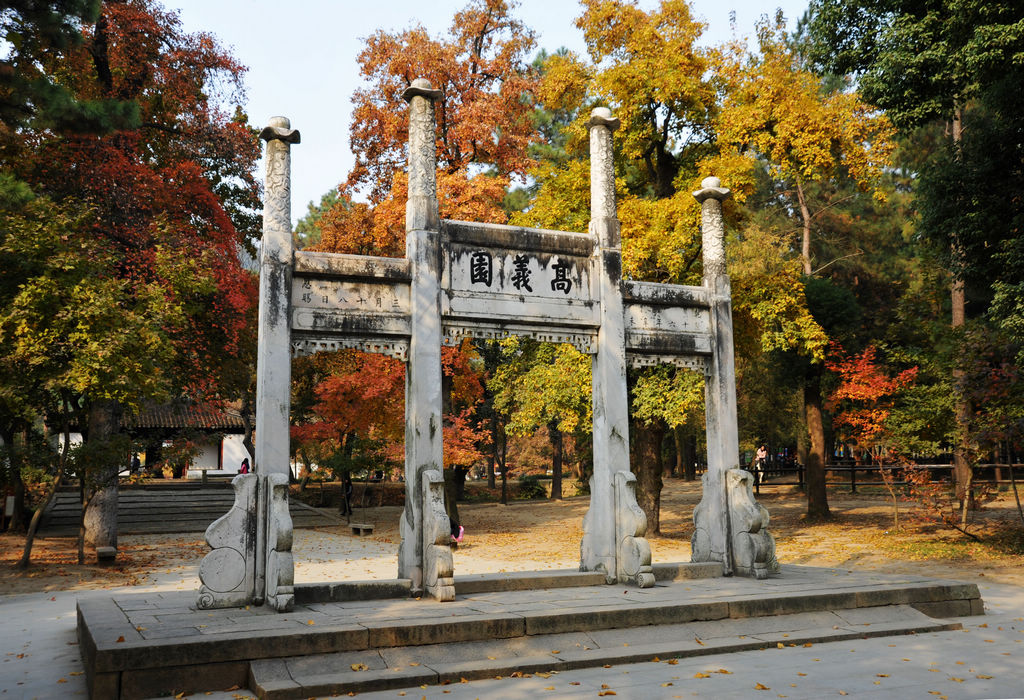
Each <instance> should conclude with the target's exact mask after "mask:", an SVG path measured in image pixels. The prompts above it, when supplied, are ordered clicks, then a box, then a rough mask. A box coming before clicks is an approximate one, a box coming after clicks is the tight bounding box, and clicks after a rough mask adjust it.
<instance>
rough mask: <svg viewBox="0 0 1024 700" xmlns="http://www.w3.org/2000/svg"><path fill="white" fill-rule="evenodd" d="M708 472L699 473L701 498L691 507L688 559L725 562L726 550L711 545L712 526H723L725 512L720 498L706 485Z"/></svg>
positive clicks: (712, 539)
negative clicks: (691, 518) (691, 521)
mask: <svg viewBox="0 0 1024 700" xmlns="http://www.w3.org/2000/svg"><path fill="white" fill-rule="evenodd" d="M708 476H709V473H708V472H704V474H703V475H701V478H700V482H701V498H700V503H698V504H697V507H696V508H694V509H693V537H691V538H690V561H693V562H706V561H715V562H723V563H727V562H725V559H726V556H727V555H726V552H725V551H724V549H723V550H722V551H718V550H717V549H715V547H714V546H713V545H712V542H713V541H714V538H712V536H711V533H712V531H713V529H714V528H724V527H725V513H720V512H719V511H720V510H722V508H721V506H720V503H721V500H720V499H719V498H718V495H717V494H713V493H712V492H711V489H710V488H709V486H708V480H709V479H708Z"/></svg>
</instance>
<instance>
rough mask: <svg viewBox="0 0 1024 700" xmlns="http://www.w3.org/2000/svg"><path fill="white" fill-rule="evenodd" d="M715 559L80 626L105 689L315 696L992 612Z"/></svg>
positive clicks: (844, 574) (859, 633) (98, 606)
mask: <svg viewBox="0 0 1024 700" xmlns="http://www.w3.org/2000/svg"><path fill="white" fill-rule="evenodd" d="M714 568H715V567H714V565H689V564H684V565H659V566H656V567H655V573H656V575H657V578H658V582H657V585H655V586H654V587H653V588H647V589H640V588H635V587H629V586H623V585H612V586H608V585H604V584H603V576H600V575H596V574H585V573H580V572H577V571H563V572H531V573H521V574H492V575H487V576H467V577H456V600H455V601H454V602H448V603H437V602H435V601H431V600H426V599H423V600H414V599H410V598H409V597H408V595H407V591H408V582H404V581H401V580H396V581H375V582H366V583H344V584H307V585H299V586H296V600H297V604H296V606H295V610H294V611H293V612H291V613H286V614H279V613H276V612H273V611H271V610H269V609H266V608H255V607H253V608H249V609H227V610H214V611H197V610H194V609H193V605H194V597H195V596H194V594H193V593H165V594H140V595H128V596H118V597H114V598H102V599H96V600H88V601H80V602H79V605H78V636H79V640H80V642H81V649H82V656H83V660H84V662H85V668H86V674H87V676H88V684H89V690H90V694H91V696H92V697H94V698H101V697H102V698H118V697H120V698H148V697H154V696H164V695H173V694H175V693H179V692H201V691H211V690H226V689H230V688H233V687H248V688H249V689H251V690H252V691H253V692H254V693H256V694H257V695H258V696H259V697H261V698H304V697H311V696H315V695H329V694H334V693H348V692H364V691H369V690H374V689H384V688H402V687H410V686H412V687H415V686H419V685H422V684H432V683H445V682H451V681H454V682H458V681H460V680H461V679H464V678H465V679H469V680H472V679H474V678H488V677H494V676H503V675H504V676H507V675H512V674H514V673H517V672H518V673H533V672H545V671H558V670H568V669H574V668H585V667H600V666H603V665H607V664H616V663H629V662H634V661H638V660H650V659H652V658H654V657H659V658H661V659H668V658H674V657H685V656H695V655H704V654H710V653H720V652H723V651H742V650H746V649H761V648H765V647H767V646H776V645H778V644H783V645H804V644H815V643H820V642H827V641H838V640H842V639H851V638H861V637H869V636H886V635H896V634H911V633H916V632H924V631H938V630H943V629H955V628H957V627H959V623H947V622H944V621H943V620H941V619H936V618H942V617H957V616H964V615H972V614H982V612H983V608H982V601H981V598H980V594H979V592H978V588H977V586H976V585H974V584H965V583H958V582H953V581H939V580H935V579H926V578H922V577H917V576H896V575H881V574H869V573H860V572H858V573H853V572H848V571H845V570H837V569H817V568H810V567H797V566H783V568H782V573H781V575H780V576H777V577H773V578H770V579H767V580H763V581H757V580H752V579H746V578H736V577H732V578H722V577H720V576H717V575H714V574H716V573H717V572H716V571H712V569H714ZM701 576H710V577H705V578H700V577H701ZM692 577H698V578H692ZM382 596H387V597H382Z"/></svg>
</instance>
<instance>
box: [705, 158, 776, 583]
mask: <svg viewBox="0 0 1024 700" xmlns="http://www.w3.org/2000/svg"><path fill="white" fill-rule="evenodd" d="M721 184H722V183H721V181H720V180H719V179H718V178H717V177H713V176H712V177H708V178H705V179H704V181H703V182H702V183H701V189H700V190H697V191H696V192H694V193H693V196H694V198H695V199H696V200H697V201H698V202H700V203H701V222H702V226H701V236H702V246H703V257H704V260H703V263H704V284H703V286H704V288H705V289H706V290H707V295H708V300H709V302H710V305H711V316H710V327H711V338H712V352H711V357H710V362H709V363H708V366H707V374H706V378H705V390H704V396H705V417H706V420H705V425H706V431H707V445H708V468H707V471H706V472H705V473H704V475H703V476H702V477H701V483H702V487H703V493H702V496H701V501H700V503H699V504H698V505H697V507H696V508H695V509H694V511H693V523H694V534H693V539H692V555H691V558H692V560H693V561H695V562H704V561H720V562H722V566H723V571H724V573H725V574H727V575H728V574H732V573H738V574H741V575H747V576H755V577H757V578H763V577H765V576H767V574H768V572H770V571H774V570H777V567H778V562H777V561H776V560H775V547H774V541H773V540H772V539H771V536H770V535H768V534H767V532H766V531H764V530H763V525H767V511H764V509H763V508H761V507H760V506H758V505H757V504H756V502H755V501H754V499H753V494H752V492H751V493H750V494H749V498H748V494H747V491H748V489H747V488H745V486H744V483H745V482H743V479H742V477H740V476H738V475H734V476H733V477H730V476H729V475H730V474H731V473H732V472H730V470H738V469H739V432H738V429H737V425H736V365H735V358H734V356H733V327H732V293H731V287H730V282H729V275H728V274H727V272H726V265H725V227H724V225H723V223H722V201H723V200H725V199H726V198H728V197H729V196H730V195H731V193H730V191H729V190H728V189H726V188H724V187H722V186H721ZM762 511H763V512H762ZM734 513H735V515H736V517H737V518H738V520H736V521H735V522H730V516H731V515H733V514H734ZM762 520H763V525H762ZM737 547H739V550H738V551H737V549H736V548H737Z"/></svg>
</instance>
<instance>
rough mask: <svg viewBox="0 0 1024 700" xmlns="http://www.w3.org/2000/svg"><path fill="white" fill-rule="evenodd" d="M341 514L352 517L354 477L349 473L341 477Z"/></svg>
mask: <svg viewBox="0 0 1024 700" xmlns="http://www.w3.org/2000/svg"><path fill="white" fill-rule="evenodd" d="M341 514H342V515H345V516H348V517H349V518H351V517H352V475H351V474H349V473H348V472H345V476H343V477H341Z"/></svg>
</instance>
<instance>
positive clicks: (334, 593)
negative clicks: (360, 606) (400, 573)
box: [295, 579, 412, 605]
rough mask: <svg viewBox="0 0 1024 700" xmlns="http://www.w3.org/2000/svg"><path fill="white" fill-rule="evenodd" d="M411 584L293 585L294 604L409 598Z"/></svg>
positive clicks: (380, 582)
mask: <svg viewBox="0 0 1024 700" xmlns="http://www.w3.org/2000/svg"><path fill="white" fill-rule="evenodd" d="M411 591H412V582H411V581H410V580H409V579H391V580H384V581H342V582H338V583H298V584H295V603H296V604H298V605H306V604H309V603H332V602H333V603H341V602H344V601H348V600H384V599H387V598H402V597H409V595H410V594H411Z"/></svg>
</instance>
